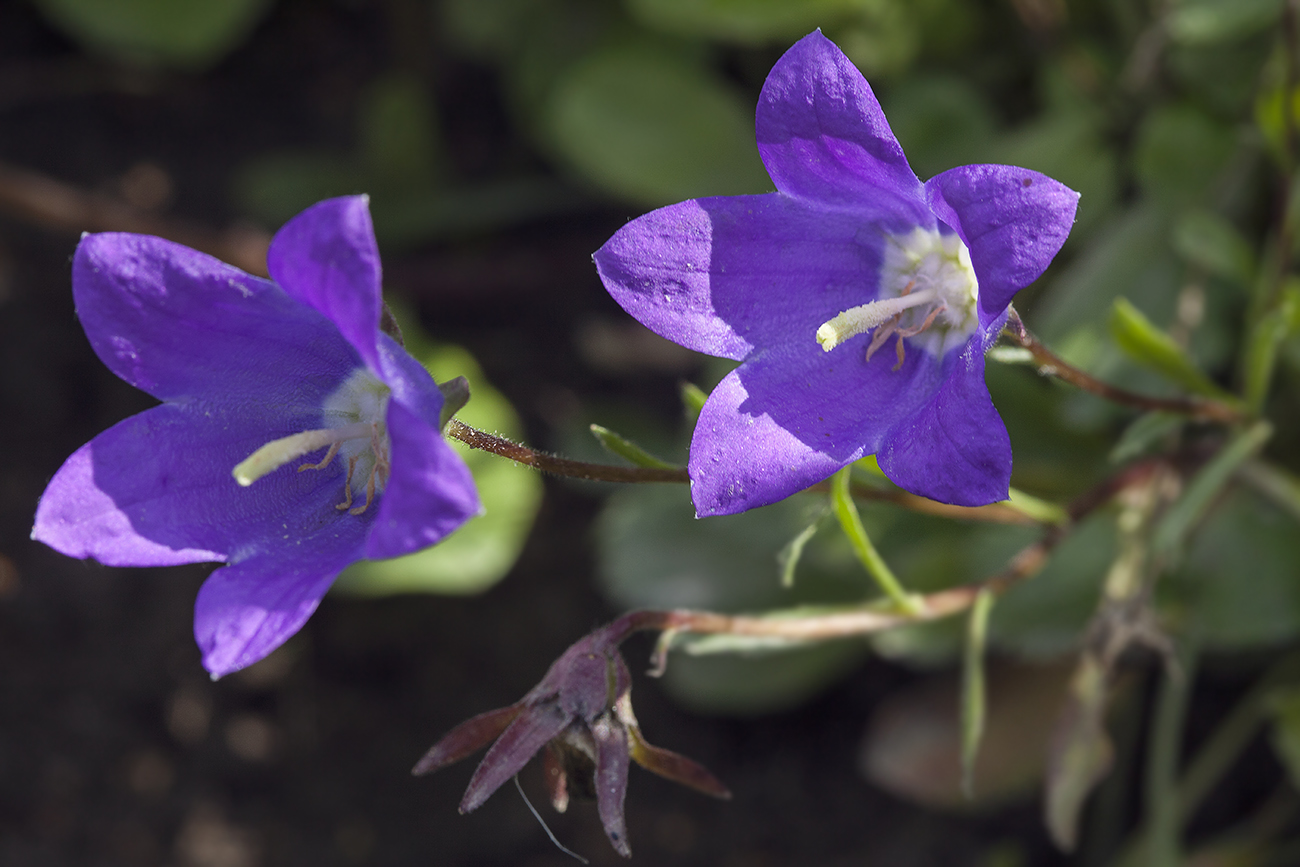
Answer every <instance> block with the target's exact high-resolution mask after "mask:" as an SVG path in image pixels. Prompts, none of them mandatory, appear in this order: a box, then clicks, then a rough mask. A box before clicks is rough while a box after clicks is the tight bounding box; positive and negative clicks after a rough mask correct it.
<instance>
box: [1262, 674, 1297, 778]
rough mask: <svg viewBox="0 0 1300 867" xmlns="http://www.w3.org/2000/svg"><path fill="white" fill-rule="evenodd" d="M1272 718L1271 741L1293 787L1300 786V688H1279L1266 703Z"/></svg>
mask: <svg viewBox="0 0 1300 867" xmlns="http://www.w3.org/2000/svg"><path fill="white" fill-rule="evenodd" d="M1265 707H1266V708H1267V710H1268V712H1269V715H1270V716H1271V717H1272V721H1273V730H1272V732H1271V733H1270V736H1269V740H1270V742H1272V744H1273V751H1274V752H1276V753H1277V756H1278V758H1279V759H1281V760H1282V766H1283V767H1285V768H1286V770H1287V775H1288V776H1290V778H1291V782H1292V784H1293V785H1300V687H1296V686H1287V687H1279V688H1278V689H1277V690H1276V691H1275V692H1274V693H1273V694H1272V695H1270V696H1269V697H1268V700H1267V701H1266V702H1265Z"/></svg>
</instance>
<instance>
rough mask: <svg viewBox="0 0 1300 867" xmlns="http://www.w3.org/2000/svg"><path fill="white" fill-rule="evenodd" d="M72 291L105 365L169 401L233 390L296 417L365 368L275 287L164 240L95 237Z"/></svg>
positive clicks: (243, 399) (75, 269) (328, 327)
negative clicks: (301, 409) (355, 370)
mask: <svg viewBox="0 0 1300 867" xmlns="http://www.w3.org/2000/svg"><path fill="white" fill-rule="evenodd" d="M72 291H73V297H74V299H75V301H76V305H77V315H78V316H79V317H80V318H81V323H82V325H83V326H84V327H85V329H86V336H87V337H88V338H89V339H90V343H91V346H93V347H94V349H95V352H96V353H98V354H99V357H100V358H101V359H103V361H104V363H105V364H106V365H108V367H109V369H110V370H112V371H113V372H114V373H115V374H117V375H118V376H120V377H121V378H122V379H124V380H126V381H127V382H129V383H131V384H132V385H134V386H136V387H137V388H140V389H143V390H144V391H147V392H149V393H150V394H152V395H153V396H154V397H157V398H159V399H162V400H176V401H183V400H188V399H190V398H193V397H195V396H200V395H203V396H211V395H215V394H221V395H223V396H225V397H226V398H227V399H228V400H229V402H230V403H231V404H244V405H249V406H257V407H266V406H280V407H284V408H285V409H288V410H289V412H291V413H292V412H294V411H295V409H296V408H298V407H300V406H303V405H306V404H311V403H316V402H318V401H317V398H318V397H322V396H324V395H325V394H328V393H329V392H330V391H331V390H332V389H333V388H334V387H336V386H337V385H338V383H339V382H340V381H341V380H342V379H343V378H344V377H345V376H346V375H347V372H348V371H349V370H351V369H352V368H355V367H356V366H357V365H358V359H357V357H356V353H355V352H353V350H352V349H351V348H350V347H349V346H348V345H347V344H346V343H345V342H344V341H343V340H342V339H341V338H340V337H339V334H338V331H337V330H336V329H335V328H334V326H333V325H332V324H331V323H330V322H329V320H327V319H326V318H325V317H323V316H321V315H320V314H318V313H316V312H315V311H314V310H312V309H310V308H308V307H304V306H303V305H302V304H299V303H298V302H296V301H294V300H293V299H292V298H290V297H289V296H288V295H286V294H285V293H284V292H283V291H282V290H281V289H280V288H279V287H277V286H275V285H274V284H273V283H270V282H269V281H267V280H262V279H260V278H258V277H253V276H250V275H248V274H245V273H244V272H243V271H240V270H239V269H237V268H233V267H231V266H230V265H226V264H224V263H223V262H219V261H218V260H216V259H214V258H212V257H211V256H208V255H206V254H204V253H199V252H198V251H196V250H191V249H190V248H188V247H182V246H181V245H180V244H174V243H172V242H171V241H164V240H163V239H162V238H155V237H152V236H149V235H132V234H125V233H117V232H108V233H102V234H97V235H87V236H85V237H84V238H83V239H82V241H81V243H80V244H79V245H78V246H77V252H76V255H75V256H74V258H73V263H72Z"/></svg>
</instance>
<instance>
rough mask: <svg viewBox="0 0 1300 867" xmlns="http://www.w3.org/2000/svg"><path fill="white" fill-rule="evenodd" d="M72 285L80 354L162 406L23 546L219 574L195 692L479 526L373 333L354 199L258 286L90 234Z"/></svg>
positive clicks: (428, 425)
mask: <svg viewBox="0 0 1300 867" xmlns="http://www.w3.org/2000/svg"><path fill="white" fill-rule="evenodd" d="M72 267H73V271H72V291H73V296H74V298H75V300H76V306H77V314H78V316H80V318H81V322H82V325H83V327H84V328H85V329H86V336H87V337H88V338H89V339H90V343H91V346H93V347H94V349H95V352H96V353H98V354H99V357H100V358H101V359H103V361H104V363H105V364H107V365H108V367H109V368H110V369H111V370H112V371H113V372H114V373H116V374H117V375H118V376H120V377H121V378H122V379H124V380H126V381H127V382H129V383H131V384H132V385H134V386H136V387H137V388H140V389H143V390H144V391H147V392H148V393H149V394H151V395H153V396H154V397H156V398H158V399H159V400H161V401H163V403H162V405H161V406H157V407H154V408H153V409H150V410H147V411H145V412H142V413H140V414H139V415H136V416H133V417H131V418H128V419H126V420H125V421H123V422H121V423H119V424H117V425H115V426H114V427H112V428H110V429H108V430H107V431H105V432H104V433H102V434H100V435H99V436H97V437H95V438H94V439H93V440H91V441H90V442H89V443H87V444H86V445H84V446H82V447H81V448H80V449H79V450H78V451H77V452H76V453H74V454H73V455H72V457H70V458H68V460H67V462H66V463H65V464H64V465H63V467H62V468H61V469H60V470H59V471H58V473H57V474H55V476H54V478H53V480H52V481H51V482H50V484H49V487H47V488H46V490H45V494H44V495H43V496H42V497H41V501H40V505H39V506H38V507H37V510H36V525H35V527H34V528H33V530H32V538H33V539H38V540H40V541H42V542H45V543H46V544H47V545H50V546H51V547H53V548H55V549H56V550H58V551H61V552H63V553H64V554H67V555H69V556H72V557H94V558H95V559H97V560H99V561H100V562H102V563H105V564H108V565H110V566H170V565H174V564H178V563H198V562H205V561H217V562H222V563H225V564H226V566H225V567H224V568H221V569H218V570H216V571H215V572H213V573H212V575H211V576H209V578H208V579H207V581H206V582H205V583H204V585H203V587H202V589H201V590H200V591H199V596H198V600H197V602H196V604H195V609H194V634H195V637H196V638H197V639H198V643H199V647H200V649H201V650H202V652H203V664H204V666H205V667H206V668H207V669H208V670H209V671H210V672H212V674H213V675H214V676H221V675H224V674H227V673H229V672H232V671H235V670H237V669H240V668H243V667H244V666H247V665H250V664H252V663H254V662H256V661H257V660H259V659H261V658H262V657H264V656H266V655H267V654H268V653H270V652H271V651H272V650H274V649H275V648H276V647H278V646H279V645H280V644H282V643H283V642H284V641H285V640H286V639H288V638H289V636H291V635H293V634H294V633H295V632H297V631H298V629H300V628H301V627H302V625H303V623H304V622H306V620H307V618H308V617H309V616H311V613H312V611H314V610H315V608H316V605H317V604H318V603H319V602H320V599H321V597H322V596H323V595H324V594H325V591H326V590H328V589H329V586H330V584H331V583H332V582H333V581H334V578H335V576H337V575H338V573H339V572H340V571H342V569H343V568H344V567H345V566H347V565H348V564H349V563H351V562H353V561H354V560H358V559H360V558H362V557H368V558H383V557H396V556H398V555H401V554H408V553H411V552H412V551H416V550H419V549H421V548H424V547H427V546H429V545H432V544H434V543H435V542H437V541H439V540H440V539H442V538H443V537H444V536H446V535H447V534H448V533H450V532H451V531H453V530H455V529H456V528H457V527H459V526H460V525H461V524H462V523H464V521H465V520H466V519H467V518H469V517H471V516H473V515H475V514H477V513H478V512H479V511H480V506H479V502H478V496H477V494H476V492H475V490H474V484H473V480H472V478H471V477H470V474H469V470H468V469H467V468H466V466H465V464H464V462H463V461H461V459H460V458H459V457H458V456H457V455H456V454H455V452H453V451H452V449H451V447H450V446H449V445H448V444H447V443H446V442H445V441H444V440H443V438H442V435H441V426H440V418H439V415H440V412H441V410H442V406H443V397H442V393H441V392H440V391H439V389H438V387H437V385H435V384H434V382H433V380H432V379H431V378H430V377H429V374H428V373H427V372H426V371H425V370H424V368H423V367H421V366H420V364H419V363H418V362H417V361H416V360H415V359H414V358H412V357H411V356H410V355H408V354H407V353H406V352H405V350H403V349H402V348H401V346H399V345H398V343H397V342H396V341H394V340H393V339H392V338H391V337H389V336H388V335H387V334H385V333H382V332H381V331H380V327H379V325H380V316H381V309H382V302H381V300H380V266H379V251H378V249H377V247H376V245H375V237H374V231H373V229H372V227H371V222H370V212H369V207H368V200H367V199H366V197H364V196H354V197H350V198H341V199H331V200H329V201H325V202H321V203H319V204H317V205H314V206H313V207H311V208H309V209H308V210H306V211H304V212H303V213H302V214H299V215H298V216H297V217H295V218H293V219H292V220H290V221H289V223H287V224H286V225H285V226H284V227H283V228H282V229H280V231H279V232H278V233H277V234H276V236H275V238H274V239H273V240H272V242H271V247H270V250H269V251H268V254H267V267H268V269H269V270H270V273H271V276H272V278H273V279H274V282H271V281H269V280H263V279H261V278H258V277H253V276H251V275H248V274H245V273H244V272H242V271H239V270H238V269H236V268H233V267H231V266H229V265H226V264H223V263H222V262H219V261H217V260H216V259H213V258H211V257H210V256H207V255H204V254H203V253H199V252H197V251H195V250H191V249H189V248H188V247H182V246H180V245H178V244H174V243H171V242H170V241H164V240H162V239H161V238H154V237H150V236H147V235H131V234H119V233H105V234H98V235H87V236H85V237H83V238H82V240H81V244H80V245H79V246H78V247H77V252H76V256H75V257H74V259H73V266H72ZM313 452H316V453H318V455H319V457H317V458H313V459H312V460H311V461H309V462H304V461H299V460H298V459H299V458H302V457H303V456H305V455H308V454H311V453H313ZM237 479H238V480H237Z"/></svg>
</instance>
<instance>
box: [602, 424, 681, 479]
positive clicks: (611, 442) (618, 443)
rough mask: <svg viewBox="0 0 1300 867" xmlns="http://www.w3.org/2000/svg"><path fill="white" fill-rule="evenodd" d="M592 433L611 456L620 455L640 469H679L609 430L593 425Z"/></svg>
mask: <svg viewBox="0 0 1300 867" xmlns="http://www.w3.org/2000/svg"><path fill="white" fill-rule="evenodd" d="M591 433H592V435H593V436H594V437H596V439H597V441H599V442H600V444H601V445H602V446H604V447H605V450H606V451H608V452H609V453H610V454H614V455H618V456H619V457H620V458H624V459H625V460H628V461H630V462H631V463H632V464H634V465H636V466H638V467H653V468H655V469H660V470H674V469H677V465H676V464H672V463H669V462H668V461H663V460H660V459H659V458H657V457H655V456H654V455H652V454H650V453H649V452H648V451H646V450H645V449H643V448H641V447H640V446H639V445H637V444H636V443H634V442H632V441H631V440H629V439H627V438H626V437H623V436H620V435H619V434H616V433H614V432H613V431H612V430H610V429H609V428H604V427H601V426H600V425H598V424H593V425H592V426H591Z"/></svg>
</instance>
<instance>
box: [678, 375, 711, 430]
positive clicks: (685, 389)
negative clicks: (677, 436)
mask: <svg viewBox="0 0 1300 867" xmlns="http://www.w3.org/2000/svg"><path fill="white" fill-rule="evenodd" d="M708 399H709V393H708V392H707V391H705V390H704V389H702V388H700V387H699V386H698V385H696V384H695V383H693V382H683V383H682V407H683V408H684V409H685V410H686V417H687V421H690V422H691V423H692V424H693V423H694V422H695V420H696V419H697V418H699V417H700V411H701V410H703V409H704V402H705V401H707V400H708Z"/></svg>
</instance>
